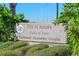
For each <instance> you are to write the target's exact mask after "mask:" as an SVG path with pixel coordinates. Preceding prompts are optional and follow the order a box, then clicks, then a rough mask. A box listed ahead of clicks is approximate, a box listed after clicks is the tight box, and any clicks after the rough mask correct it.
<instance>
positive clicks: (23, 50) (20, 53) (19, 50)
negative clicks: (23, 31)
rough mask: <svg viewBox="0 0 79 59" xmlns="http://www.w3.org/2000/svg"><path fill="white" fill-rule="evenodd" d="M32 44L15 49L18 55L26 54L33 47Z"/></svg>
mask: <svg viewBox="0 0 79 59" xmlns="http://www.w3.org/2000/svg"><path fill="white" fill-rule="evenodd" d="M31 47H32V46H24V47H21V48H17V49H15V50H14V52H16V55H19V56H22V55H25V53H26V52H27V51H28V50H29V49H30V48H31Z"/></svg>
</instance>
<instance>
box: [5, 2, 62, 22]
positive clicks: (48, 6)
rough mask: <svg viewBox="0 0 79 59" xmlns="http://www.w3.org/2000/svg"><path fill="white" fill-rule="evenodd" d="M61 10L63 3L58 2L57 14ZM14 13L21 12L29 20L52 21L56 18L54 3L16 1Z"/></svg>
mask: <svg viewBox="0 0 79 59" xmlns="http://www.w3.org/2000/svg"><path fill="white" fill-rule="evenodd" d="M6 6H8V7H9V4H8V3H7V4H6ZM62 11H63V4H59V15H60V13H61V12H62ZM16 13H17V14H19V13H23V14H24V16H25V19H28V20H29V21H30V22H36V23H52V22H53V21H54V20H55V19H56V3H18V4H17V6H16Z"/></svg>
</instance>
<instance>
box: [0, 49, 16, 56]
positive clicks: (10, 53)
mask: <svg viewBox="0 0 79 59" xmlns="http://www.w3.org/2000/svg"><path fill="white" fill-rule="evenodd" d="M0 56H15V53H14V52H13V51H12V50H3V49H2V50H1V49H0Z"/></svg>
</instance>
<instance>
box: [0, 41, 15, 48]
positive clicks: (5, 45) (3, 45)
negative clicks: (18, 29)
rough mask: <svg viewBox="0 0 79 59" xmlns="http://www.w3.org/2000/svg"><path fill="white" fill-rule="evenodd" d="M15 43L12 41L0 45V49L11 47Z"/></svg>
mask: <svg viewBox="0 0 79 59" xmlns="http://www.w3.org/2000/svg"><path fill="white" fill-rule="evenodd" d="M13 43H14V42H12V41H8V42H2V43H1V44H0V48H6V47H8V46H10V45H11V44H13Z"/></svg>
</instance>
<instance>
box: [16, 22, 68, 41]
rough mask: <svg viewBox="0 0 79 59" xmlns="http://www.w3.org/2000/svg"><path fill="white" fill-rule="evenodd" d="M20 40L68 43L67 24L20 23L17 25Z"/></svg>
mask: <svg viewBox="0 0 79 59" xmlns="http://www.w3.org/2000/svg"><path fill="white" fill-rule="evenodd" d="M16 30H17V33H16V37H17V39H18V40H25V41H29V42H44V43H45V42H47V43H67V35H66V32H65V26H63V25H62V24H60V25H54V24H39V23H19V24H18V25H16Z"/></svg>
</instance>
